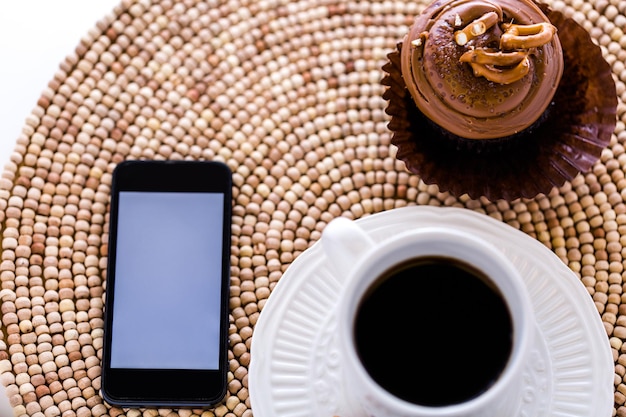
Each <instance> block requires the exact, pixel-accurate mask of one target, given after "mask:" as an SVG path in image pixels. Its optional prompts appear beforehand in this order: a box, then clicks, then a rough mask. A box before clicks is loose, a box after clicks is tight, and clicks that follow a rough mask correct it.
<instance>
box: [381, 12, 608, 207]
mask: <svg viewBox="0 0 626 417" xmlns="http://www.w3.org/2000/svg"><path fill="white" fill-rule="evenodd" d="M388 57H389V62H388V63H387V64H386V65H385V66H384V67H383V70H384V71H385V72H386V75H385V77H384V79H383V84H385V85H386V86H388V88H387V89H386V91H385V93H384V95H383V98H385V99H386V100H387V101H388V106H387V109H386V111H387V113H388V114H389V115H390V116H391V120H390V122H389V129H390V130H391V131H392V132H393V136H392V143H393V144H394V145H396V146H397V148H398V152H397V157H398V158H399V159H400V160H402V161H404V163H405V164H406V167H407V169H408V170H410V171H411V172H413V173H415V174H418V175H420V177H421V179H422V180H423V181H424V182H426V183H427V184H437V185H438V186H439V188H440V190H441V191H448V192H450V193H451V194H454V195H457V196H460V195H462V194H468V195H469V196H470V197H471V198H478V197H481V196H485V197H487V198H488V199H490V200H497V199H506V200H513V199H515V198H519V197H527V198H531V197H534V196H536V195H537V194H540V193H548V192H549V191H550V190H551V189H552V188H553V187H555V186H561V185H563V183H564V182H565V181H569V180H571V179H572V178H574V177H575V176H576V175H577V174H578V173H580V172H585V171H587V170H588V169H589V168H590V167H591V166H592V165H593V163H595V161H597V159H598V158H599V157H600V153H601V152H602V149H603V148H605V147H606V146H607V145H608V143H609V141H610V138H611V134H612V133H613V130H614V128H615V123H616V107H617V93H616V89H615V83H614V81H613V78H612V76H611V68H610V66H609V65H608V63H607V62H606V61H605V60H604V59H603V57H602V53H601V50H600V48H599V47H598V46H596V45H595V44H594V43H593V42H592V40H591V38H590V36H589V34H588V33H587V31H586V30H585V29H584V28H582V27H581V26H579V25H578V24H577V23H576V22H575V21H573V20H572V19H569V18H566V17H565V16H564V15H562V14H561V13H560V12H556V11H552V10H550V9H549V8H547V7H546V6H545V5H542V4H539V3H535V2H533V1H532V0H491V1H486V0H452V1H436V2H434V3H432V4H430V5H429V6H428V7H427V8H426V9H425V10H424V11H423V12H422V14H420V15H419V16H417V17H416V19H415V22H414V24H413V25H412V26H411V28H410V30H409V32H408V34H407V35H406V36H405V38H404V39H403V40H402V42H400V43H399V44H398V46H397V50H395V51H393V52H392V53H390V54H389V56H388Z"/></svg>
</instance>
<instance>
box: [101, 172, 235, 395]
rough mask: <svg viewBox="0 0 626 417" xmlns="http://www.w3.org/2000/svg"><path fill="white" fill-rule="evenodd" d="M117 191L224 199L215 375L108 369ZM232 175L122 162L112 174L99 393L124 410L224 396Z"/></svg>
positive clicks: (197, 371)
mask: <svg viewBox="0 0 626 417" xmlns="http://www.w3.org/2000/svg"><path fill="white" fill-rule="evenodd" d="M120 191H147V192H150V191H153V192H216V193H222V194H224V207H223V210H224V221H223V226H222V240H223V241H222V247H223V249H224V250H223V251H222V291H221V298H220V299H221V308H220V314H221V317H220V320H221V326H220V340H221V343H220V353H219V356H220V357H219V369H218V370H195V369H126V368H124V369H122V368H111V366H110V360H111V332H110V331H108V329H110V328H111V323H112V320H113V315H114V314H115V312H114V309H113V301H114V288H115V260H116V240H117V219H118V197H119V192H120ZM231 216H232V173H231V171H230V169H229V168H228V166H227V165H225V164H223V163H221V162H206V161H125V162H122V163H120V164H118V166H117V167H116V168H115V170H114V173H113V180H112V187H111V202H110V217H109V242H108V254H107V255H108V259H107V276H106V302H105V310H104V345H103V359H102V384H101V385H102V386H101V393H102V396H103V398H104V399H105V401H107V402H108V403H109V404H111V405H117V406H122V407H157V406H163V407H210V406H213V405H215V404H217V403H218V402H219V401H221V400H222V399H223V398H224V396H225V395H226V390H227V374H228V328H229V320H228V318H229V308H228V305H229V304H228V301H229V294H230V245H231Z"/></svg>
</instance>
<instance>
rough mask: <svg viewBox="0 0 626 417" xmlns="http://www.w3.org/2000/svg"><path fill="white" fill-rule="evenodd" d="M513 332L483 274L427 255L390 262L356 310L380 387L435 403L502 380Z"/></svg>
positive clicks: (360, 344)
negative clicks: (389, 266) (395, 263)
mask: <svg viewBox="0 0 626 417" xmlns="http://www.w3.org/2000/svg"><path fill="white" fill-rule="evenodd" d="M512 330H513V325H512V322H511V316H510V312H509V309H508V307H507V305H506V303H505V301H504V300H503V299H502V296H501V295H500V293H499V292H498V291H497V290H496V289H495V287H493V285H492V284H491V283H490V281H489V280H488V279H487V278H486V277H485V276H484V275H483V274H482V273H481V272H479V271H477V270H475V269H473V268H471V267H469V266H468V265H465V264H463V263H460V262H458V261H456V260H452V259H447V258H426V259H419V260H414V261H410V262H407V263H405V264H403V265H400V266H397V267H395V268H393V270H390V271H388V272H387V273H385V274H383V275H382V276H381V278H380V279H379V280H378V281H377V282H376V283H375V284H374V285H373V286H372V288H370V290H369V291H368V294H367V295H366V297H365V298H364V299H363V301H362V303H361V305H360V307H359V310H358V313H357V316H356V321H355V343H356V347H357V350H358V354H359V356H360V359H361V362H362V363H363V365H364V367H365V368H366V369H367V371H368V372H369V374H370V375H371V377H372V378H373V379H374V380H375V381H376V382H377V383H378V384H379V385H380V386H382V387H383V388H385V389H386V390H387V391H389V392H390V393H392V394H394V395H395V396H397V397H399V398H402V399H404V400H406V401H409V402H412V403H415V404H420V405H425V406H432V407H436V406H444V405H451V404H458V403H461V402H464V401H467V400H469V399H471V398H474V397H476V396H477V395H479V394H480V393H482V392H484V391H485V390H486V389H488V388H489V387H490V386H491V385H492V384H493V383H494V382H495V381H496V380H497V379H498V376H499V375H500V373H501V372H502V370H503V369H504V367H505V366H506V363H507V361H508V359H509V355H510V354H511V349H512Z"/></svg>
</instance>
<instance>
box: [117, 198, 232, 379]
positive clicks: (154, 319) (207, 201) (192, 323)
mask: <svg viewBox="0 0 626 417" xmlns="http://www.w3.org/2000/svg"><path fill="white" fill-rule="evenodd" d="M118 204H119V205H118V223H117V248H116V265H115V276H116V282H115V294H114V298H113V303H114V304H113V308H114V311H115V316H114V317H113V321H112V326H111V332H112V341H111V367H112V368H133V369H194V370H196V369H197V370H214V369H218V367H219V359H220V357H219V353H220V351H219V350H220V308H221V307H220V297H221V290H222V289H221V282H222V250H223V248H222V227H223V223H224V212H223V207H224V195H223V194H221V193H205V192H145V191H122V192H120V193H119V203H118Z"/></svg>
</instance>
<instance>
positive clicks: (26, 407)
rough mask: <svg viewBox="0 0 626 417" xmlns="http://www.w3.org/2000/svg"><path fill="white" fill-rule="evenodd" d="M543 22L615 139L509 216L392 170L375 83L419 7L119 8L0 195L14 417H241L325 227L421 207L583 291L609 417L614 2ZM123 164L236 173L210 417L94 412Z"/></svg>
mask: <svg viewBox="0 0 626 417" xmlns="http://www.w3.org/2000/svg"><path fill="white" fill-rule="evenodd" d="M549 4H550V5H551V6H552V7H553V8H554V9H556V10H561V11H563V12H564V13H565V14H566V15H568V16H573V17H574V18H575V19H576V20H577V21H578V22H580V23H581V24H582V25H583V26H584V27H585V28H586V29H587V30H589V32H590V33H591V35H592V36H593V38H594V39H595V40H597V42H598V43H599V44H600V45H601V46H602V49H603V53H604V56H605V57H606V59H607V60H608V61H609V63H610V64H611V65H612V68H613V73H614V76H615V80H616V83H617V91H618V96H619V107H618V110H617V113H618V123H617V127H616V129H615V134H614V135H613V138H612V140H611V143H610V145H609V147H608V148H607V149H606V150H605V152H604V153H603V155H602V158H601V160H600V161H599V162H598V163H597V164H596V165H595V166H594V167H593V169H592V171H591V172H589V173H586V174H584V175H579V176H578V177H577V178H575V179H574V180H573V181H572V182H571V183H567V184H565V185H564V186H563V187H562V188H561V189H554V190H552V192H551V193H550V194H549V195H546V196H543V195H540V196H538V197H536V198H534V199H531V200H518V201H514V202H511V203H509V202H504V201H496V202H490V201H487V200H485V199H479V200H470V199H469V198H463V197H461V198H455V197H452V196H450V195H448V194H445V193H440V192H439V191H438V189H437V187H436V186H426V185H424V184H423V183H422V182H421V181H420V179H419V178H418V177H416V176H414V175H411V174H409V173H407V171H406V170H405V169H404V166H403V164H402V163H400V162H398V161H396V159H395V153H394V149H392V148H391V147H390V145H389V142H390V132H389V131H388V129H387V126H386V125H387V122H388V119H387V116H386V114H385V112H384V109H385V106H386V102H385V101H384V100H383V99H382V98H381V96H382V93H383V91H384V88H383V86H382V85H381V84H380V80H381V79H382V77H383V73H382V70H381V67H382V65H383V64H384V63H385V61H386V54H387V53H388V52H390V51H391V50H393V49H394V48H395V45H396V43H397V42H398V40H400V39H401V38H402V36H403V35H404V34H405V32H406V31H407V29H408V25H409V24H410V23H411V21H412V19H413V16H414V15H415V14H416V13H418V12H419V11H420V10H421V9H422V8H423V7H424V6H425V3H421V2H416V1H407V2H404V1H400V0H395V1H394V0H389V1H384V2H375V1H353V0H349V1H344V0H321V1H320V0H309V1H307V0H300V1H294V0H256V1H253V0H230V1H218V0H207V1H206V2H202V1H193V0H191V1H176V2H175V1H163V2H160V3H158V2H154V3H151V2H150V0H145V1H139V2H136V3H133V2H130V1H128V2H124V3H123V4H121V5H120V6H119V7H117V8H116V9H115V10H114V11H113V12H112V13H111V14H110V15H108V16H106V17H105V18H104V19H103V20H102V21H101V22H99V23H98V24H97V25H96V27H95V28H93V30H92V31H90V32H89V33H88V34H86V36H85V37H84V39H82V40H81V42H80V44H79V45H78V47H77V48H76V51H75V53H74V54H72V55H71V56H69V57H68V58H67V59H66V60H65V61H64V62H63V63H62V64H61V65H60V68H59V70H58V72H57V73H56V74H55V76H54V78H53V79H52V80H51V81H50V83H49V84H48V86H47V87H46V88H45V89H44V91H43V93H42V96H41V99H40V100H39V101H38V102H37V105H36V106H35V107H34V109H33V111H32V114H30V115H29V116H28V118H27V121H26V124H25V126H24V130H23V134H22V135H21V136H20V137H19V138H18V139H17V144H16V147H15V151H14V152H13V153H12V155H11V158H10V160H11V162H10V163H9V164H8V165H7V166H6V167H5V168H4V170H3V172H2V176H1V179H0V209H1V210H2V212H1V214H0V215H1V221H2V261H1V264H0V278H1V285H2V288H1V290H0V299H1V308H2V329H1V330H2V334H1V337H0V376H1V380H2V383H3V384H4V385H5V386H6V387H7V392H8V395H9V399H10V402H11V404H12V406H13V407H14V408H15V412H16V415H20V416H21V415H28V416H46V417H51V416H60V415H61V416H63V417H70V416H80V417H84V416H91V415H93V416H103V415H109V416H121V415H126V416H140V415H142V416H157V415H158V416H191V415H203V416H213V415H216V416H251V415H252V410H251V409H250V401H249V397H248V378H247V372H248V365H249V363H250V343H251V339H252V337H253V334H254V327H255V323H256V321H257V319H258V317H259V314H260V312H261V311H262V310H263V306H264V303H265V301H266V300H267V298H268V297H269V296H270V294H271V291H272V289H273V288H274V286H275V285H276V283H277V282H278V281H279V280H280V278H281V276H282V274H283V272H284V271H285V269H286V268H287V267H288V266H289V265H290V263H291V262H292V261H293V260H294V259H295V258H296V257H297V256H298V255H299V254H300V253H302V251H304V250H306V249H307V248H308V247H309V246H310V245H311V244H312V243H314V242H315V241H316V240H317V239H319V237H320V234H321V232H322V230H323V228H324V225H325V224H327V222H328V221H330V220H331V219H332V218H334V217H336V216H342V215H343V216H348V217H352V218H359V217H363V216H366V215H369V214H372V213H376V212H379V211H382V210H389V209H392V208H394V207H401V206H405V205H410V204H421V205H435V206H444V205H445V206H460V207H466V208H467V209H469V210H475V211H480V212H483V213H485V215H488V216H492V217H495V218H497V219H499V220H501V221H502V222H506V223H508V224H509V225H511V227H515V228H518V229H521V230H523V231H524V232H526V233H528V234H529V235H531V236H533V237H535V238H536V239H538V240H539V241H541V242H542V243H543V244H545V245H546V246H547V247H548V248H550V249H551V250H552V251H554V252H555V253H556V254H557V255H558V256H559V257H560V258H561V259H562V260H563V262H564V263H566V264H567V265H568V266H569V267H570V268H571V269H572V270H573V271H574V272H575V273H576V274H578V275H579V276H580V279H581V281H582V283H583V284H584V285H585V286H586V288H587V289H588V290H589V293H590V297H592V298H593V300H594V301H595V303H596V305H597V308H598V311H599V314H600V315H601V317H602V320H603V322H604V324H605V327H606V332H607V339H608V340H610V344H611V346H612V348H613V354H614V357H615V414H614V415H620V416H626V405H625V402H626V382H625V381H624V379H623V378H624V376H625V375H626V344H625V343H624V342H625V341H626V301H624V303H623V302H622V299H623V298H622V292H623V289H624V262H625V260H624V256H625V255H626V249H625V248H626V205H625V204H624V199H625V197H626V178H625V167H624V165H626V153H625V152H624V142H625V141H626V131H625V127H624V123H625V122H626V116H625V110H626V107H625V105H624V101H625V100H624V99H625V98H626V87H625V85H624V82H626V69H625V67H624V61H626V35H625V34H624V32H623V28H624V27H626V17H625V15H626V1H624V0H595V1H593V0H592V1H582V0H567V1H553V2H550V3H549ZM128 158H154V159H157V158H158V159H164V158H169V159H182V158H187V159H212V160H221V161H225V162H226V163H227V164H228V165H229V166H230V167H231V169H232V170H233V172H234V184H235V187H234V218H233V239H232V255H233V256H232V289H231V294H232V297H231V301H230V309H231V331H230V333H231V334H230V342H231V343H230V346H231V349H230V354H229V358H230V374H229V381H230V382H229V386H228V391H229V393H228V396H227V398H226V399H225V400H224V402H223V404H221V405H219V406H218V407H216V408H215V409H212V410H205V411H202V410H122V409H118V408H111V407H109V406H108V405H106V404H104V403H103V401H102V398H101V397H100V395H99V392H98V390H99V388H100V356H101V348H102V324H103V322H102V305H103V297H104V290H105V281H106V280H105V276H106V274H105V272H106V271H105V265H106V254H107V245H106V242H107V229H108V214H107V210H108V200H109V190H110V183H111V172H112V170H113V168H114V167H115V165H116V163H118V162H120V161H122V160H124V159H128ZM163 305H164V308H166V307H165V306H166V305H167V303H166V302H165V301H164V303H163Z"/></svg>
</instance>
